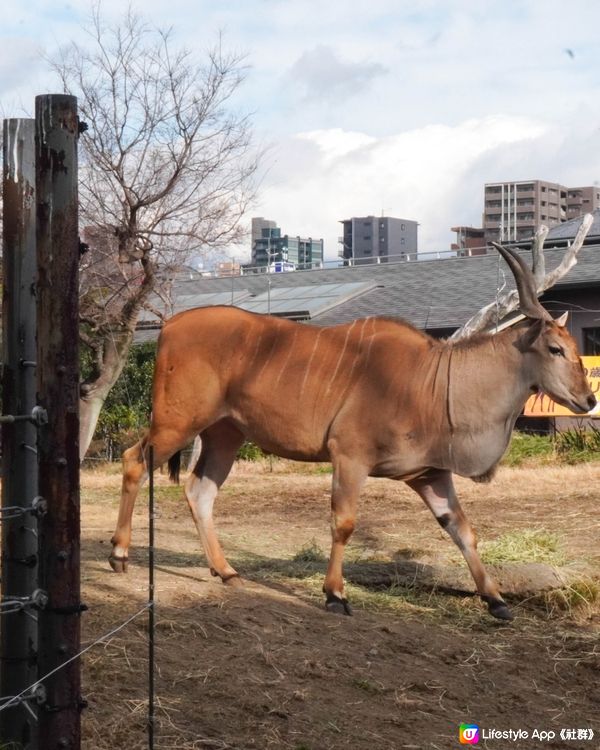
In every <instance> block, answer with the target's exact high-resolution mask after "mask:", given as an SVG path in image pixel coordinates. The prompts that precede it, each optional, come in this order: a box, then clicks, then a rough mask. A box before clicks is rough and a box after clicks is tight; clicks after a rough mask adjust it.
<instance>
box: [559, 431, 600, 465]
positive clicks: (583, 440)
mask: <svg viewBox="0 0 600 750" xmlns="http://www.w3.org/2000/svg"><path fill="white" fill-rule="evenodd" d="M556 451H557V453H558V454H559V456H561V458H562V459H563V460H564V461H565V463H572V464H575V463H581V462H583V461H593V460H595V459H598V458H600V430H599V429H598V428H597V427H594V426H593V425H592V426H591V427H589V428H588V429H584V428H583V427H578V428H575V429H572V430H566V431H565V432H559V433H558V434H557V435H556Z"/></svg>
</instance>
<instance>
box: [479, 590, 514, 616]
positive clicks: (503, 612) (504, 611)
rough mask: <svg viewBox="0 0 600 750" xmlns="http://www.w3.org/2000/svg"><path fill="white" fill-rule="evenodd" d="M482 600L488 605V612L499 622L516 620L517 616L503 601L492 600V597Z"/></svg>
mask: <svg viewBox="0 0 600 750" xmlns="http://www.w3.org/2000/svg"><path fill="white" fill-rule="evenodd" d="M481 598H482V599H483V601H484V602H486V604H487V605H488V610H489V613H490V614H491V615H492V617H496V618H497V619H498V620H507V621H510V620H514V619H515V616H514V615H513V613H512V612H511V611H510V609H509V608H508V605H507V603H506V602H503V601H502V599H492V598H491V597H490V596H482V597H481Z"/></svg>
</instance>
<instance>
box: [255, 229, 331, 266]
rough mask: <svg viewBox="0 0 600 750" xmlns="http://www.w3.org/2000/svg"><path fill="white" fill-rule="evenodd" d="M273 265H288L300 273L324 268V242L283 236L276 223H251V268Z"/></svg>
mask: <svg viewBox="0 0 600 750" xmlns="http://www.w3.org/2000/svg"><path fill="white" fill-rule="evenodd" d="M255 222H256V223H255ZM255 229H256V234H255ZM273 263H289V264H293V265H294V266H295V267H296V268H298V269H308V268H319V267H320V266H321V265H322V264H323V240H322V239H319V240H316V239H313V238H312V237H300V236H296V237H293V236H291V235H288V234H283V235H282V234H281V229H280V227H278V226H277V224H276V223H275V222H274V221H270V220H268V219H263V218H262V217H260V218H257V219H252V265H253V266H270V265H271V264H273Z"/></svg>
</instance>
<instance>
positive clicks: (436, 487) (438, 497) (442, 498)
mask: <svg viewBox="0 0 600 750" xmlns="http://www.w3.org/2000/svg"><path fill="white" fill-rule="evenodd" d="M407 484H408V486H409V487H411V488H412V489H413V490H415V492H417V493H418V494H419V495H420V496H421V497H422V498H423V500H424V501H425V503H426V505H427V506H428V508H429V509H430V510H431V512H432V513H433V515H434V516H435V518H436V520H437V522H438V523H439V524H440V526H441V527H442V528H443V529H444V530H445V531H447V532H448V534H449V535H450V537H451V538H452V540H453V541H454V543H455V544H456V546H457V547H458V548H459V549H460V551H461V552H462V554H463V556H464V558H465V560H466V563H467V565H468V566H469V570H470V571H471V575H472V576H473V579H474V581H475V584H476V586H477V591H478V592H479V595H480V596H481V598H482V599H483V601H484V602H486V604H487V605H488V609H489V612H490V614H491V615H493V617H497V618H498V619H499V620H512V619H513V615H512V613H511V611H510V609H509V608H508V605H507V604H506V602H505V601H504V599H503V598H502V596H501V595H500V591H499V589H498V585H497V584H496V582H495V581H494V580H493V579H492V578H491V577H490V576H489V575H488V573H487V571H486V569H485V567H484V565H483V563H482V562H481V558H480V557H479V554H478V552H477V539H476V537H475V532H474V531H473V529H472V528H471V524H470V523H469V522H468V521H467V518H466V516H465V514H464V512H463V509H462V508H461V507H460V503H459V502H458V498H457V497H456V492H455V490H454V484H453V482H452V475H451V474H450V472H446V471H444V472H441V471H440V472H436V473H435V474H431V475H426V476H425V477H421V478H419V479H413V480H410V481H409V482H407Z"/></svg>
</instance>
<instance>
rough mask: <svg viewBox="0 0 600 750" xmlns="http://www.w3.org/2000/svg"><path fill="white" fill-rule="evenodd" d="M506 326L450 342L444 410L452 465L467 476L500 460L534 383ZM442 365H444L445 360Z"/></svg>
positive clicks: (446, 355)
mask: <svg viewBox="0 0 600 750" xmlns="http://www.w3.org/2000/svg"><path fill="white" fill-rule="evenodd" d="M518 335H519V333H518V332H515V331H512V330H508V331H505V332H502V333H500V334H498V335H496V336H490V337H486V338H482V339H480V340H477V341H474V342H473V343H472V345H471V346H465V345H460V346H456V345H452V344H449V345H448V346H447V347H446V349H445V351H444V352H443V354H442V359H443V360H445V362H446V366H445V368H444V369H446V370H447V399H446V413H447V424H448V440H449V454H450V458H449V460H450V461H451V462H452V466H449V467H448V468H451V469H452V470H453V471H455V472H456V473H458V474H462V475H464V476H480V475H483V474H486V473H487V472H489V471H490V470H491V469H492V468H493V467H494V466H495V464H496V463H497V462H498V461H499V460H500V458H501V457H502V455H503V453H504V451H505V450H506V447H507V445H508V442H509V440H510V435H511V432H512V428H513V427H514V423H515V421H516V419H517V417H518V416H519V414H520V412H521V410H522V408H523V405H524V403H525V401H526V400H527V396H528V395H529V392H530V389H531V385H532V384H531V383H530V382H529V380H530V378H529V376H528V373H527V368H526V363H525V360H524V357H523V355H522V354H521V352H519V350H518V349H517V347H516V346H514V342H515V340H516V338H517V337H518ZM442 367H443V365H442Z"/></svg>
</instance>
